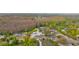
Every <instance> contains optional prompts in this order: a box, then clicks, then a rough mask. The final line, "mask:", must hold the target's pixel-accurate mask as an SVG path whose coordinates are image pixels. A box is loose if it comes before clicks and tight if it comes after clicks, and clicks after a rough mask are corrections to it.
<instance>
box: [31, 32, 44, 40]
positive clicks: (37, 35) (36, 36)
mask: <svg viewBox="0 0 79 59" xmlns="http://www.w3.org/2000/svg"><path fill="white" fill-rule="evenodd" d="M31 38H36V39H42V38H44V34H43V33H42V32H39V31H36V32H33V33H32V34H31Z"/></svg>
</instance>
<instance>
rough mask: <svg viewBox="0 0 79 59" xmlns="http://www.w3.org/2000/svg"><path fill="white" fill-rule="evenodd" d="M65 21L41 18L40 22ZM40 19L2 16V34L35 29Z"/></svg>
mask: <svg viewBox="0 0 79 59" xmlns="http://www.w3.org/2000/svg"><path fill="white" fill-rule="evenodd" d="M62 19H63V20H64V17H59V16H57V17H55V16H54V17H52V16H51V17H40V19H39V20H40V22H41V23H43V22H48V21H50V20H62ZM38 22H39V21H38V18H35V16H34V17H32V16H31V17H29V16H0V32H5V31H9V32H17V31H21V30H24V29H27V28H31V27H35V26H36V25H37V23H38Z"/></svg>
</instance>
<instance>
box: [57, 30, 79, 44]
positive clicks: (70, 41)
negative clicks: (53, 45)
mask: <svg viewBox="0 0 79 59" xmlns="http://www.w3.org/2000/svg"><path fill="white" fill-rule="evenodd" d="M56 32H57V34H60V35H62V36H63V37H64V38H65V39H66V40H67V41H68V42H69V43H70V44H69V45H72V44H74V45H79V41H77V40H74V39H72V38H70V37H68V36H66V35H64V34H62V33H60V32H58V31H57V30H56ZM60 45H61V44H60Z"/></svg>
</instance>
